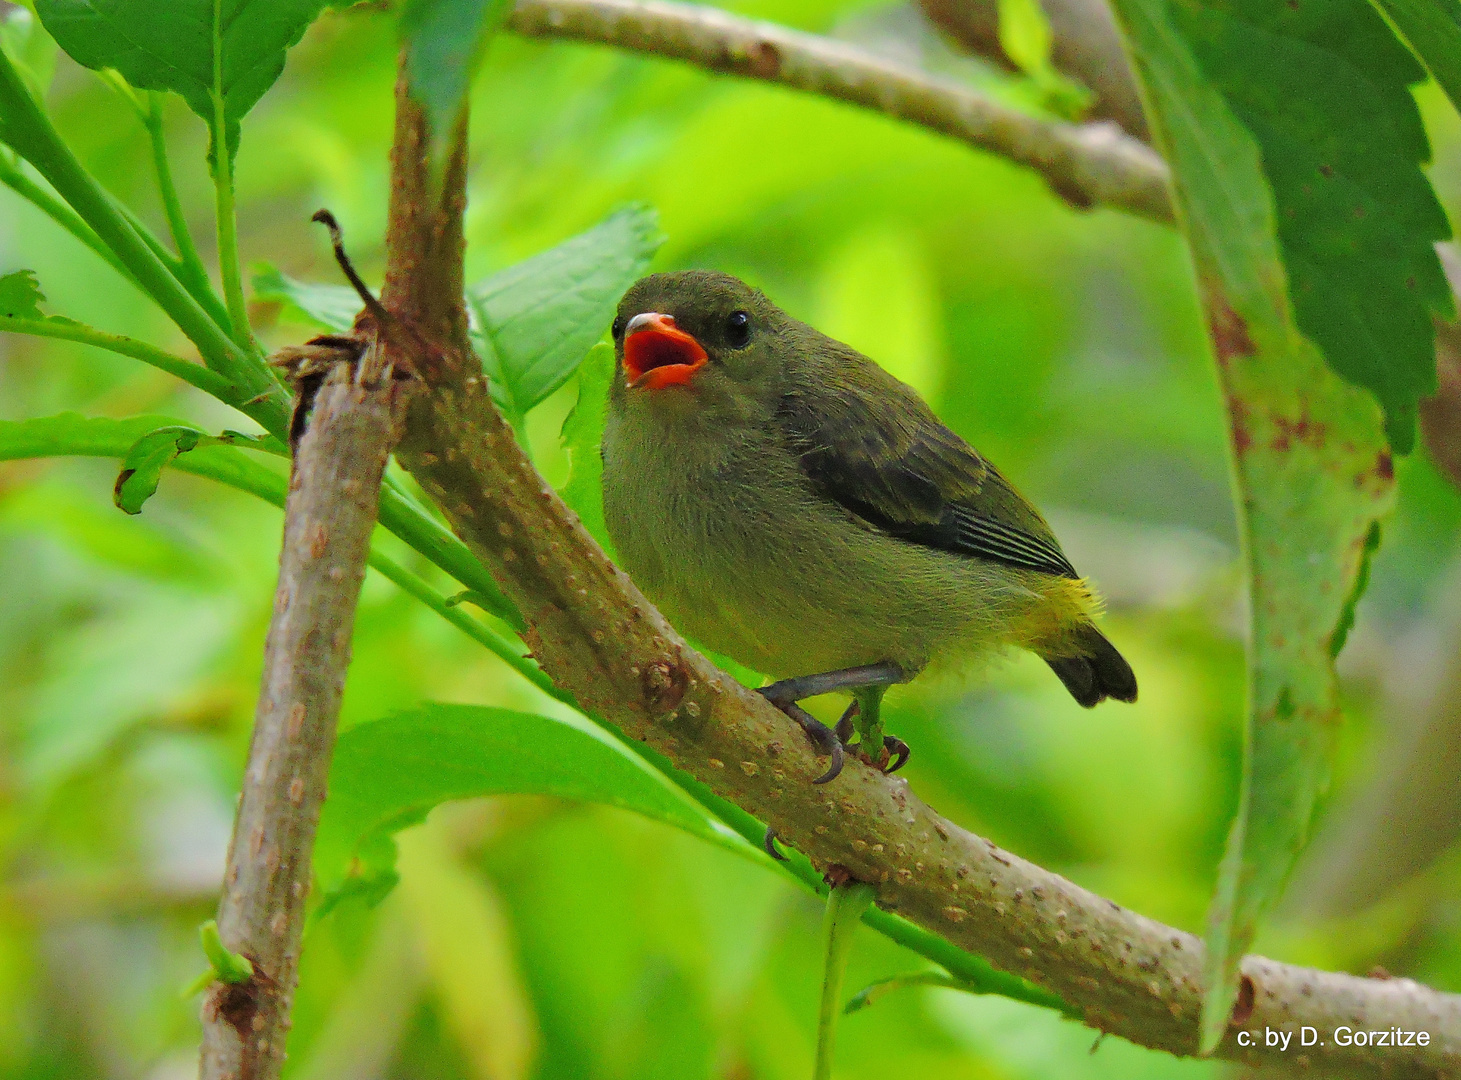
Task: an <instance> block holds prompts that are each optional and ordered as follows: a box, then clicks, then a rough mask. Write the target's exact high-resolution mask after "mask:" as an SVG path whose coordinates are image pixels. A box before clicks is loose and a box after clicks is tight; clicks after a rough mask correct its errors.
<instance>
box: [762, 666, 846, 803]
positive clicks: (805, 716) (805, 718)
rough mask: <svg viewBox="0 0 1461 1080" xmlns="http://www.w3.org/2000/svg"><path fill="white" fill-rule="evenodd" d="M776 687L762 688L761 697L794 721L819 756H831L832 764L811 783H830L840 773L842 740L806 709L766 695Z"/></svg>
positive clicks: (774, 685) (771, 695)
mask: <svg viewBox="0 0 1461 1080" xmlns="http://www.w3.org/2000/svg"><path fill="white" fill-rule="evenodd" d="M777 685H778V684H775V683H773V684H772V685H771V686H767V687H763V688H762V690H761V695H762V696H763V697H765V698H766V700H767V701H769V702H771V704H773V705H775V706H776V707H777V708H778V709H780V710H781V711H782V712H784V713H786V715H787V716H789V717H791V718H792V719H793V720H795V721H796V723H797V726H798V727H799V728H801V729H802V730H803V731H805V732H806V733H807V738H809V739H811V740H812V746H813V747H814V748H815V749H816V751H817V753H818V754H819V755H829V754H830V755H831V757H832V763H831V765H830V766H828V768H827V771H826V772H825V773H823V774H822V775H821V776H819V777H817V778H816V779H815V780H813V781H812V783H814V784H828V783H831V782H832V781H833V780H836V779H837V775H838V774H839V773H840V772H842V764H843V760H844V759H843V753H842V740H841V739H839V738H838V737H837V733H836V732H835V731H833V730H832V729H831V728H829V727H828V726H827V725H826V724H824V723H822V721H820V720H818V719H817V718H816V717H815V716H813V715H812V714H811V713H809V712H807V710H806V709H803V708H802V707H801V706H800V705H798V704H797V703H796V702H795V701H786V700H778V695H775V694H769V693H767V691H768V690H775V689H776V687H777Z"/></svg>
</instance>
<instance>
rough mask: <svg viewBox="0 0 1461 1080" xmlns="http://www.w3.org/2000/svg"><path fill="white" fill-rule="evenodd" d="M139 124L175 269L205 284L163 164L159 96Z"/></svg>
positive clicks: (199, 260)
mask: <svg viewBox="0 0 1461 1080" xmlns="http://www.w3.org/2000/svg"><path fill="white" fill-rule="evenodd" d="M142 124H143V126H144V127H145V128H146V129H147V138H148V141H149V142H151V143H152V167H153V168H154V169H155V170H156V172H157V190H158V194H159V196H161V198H162V210H163V213H164V214H165V215H167V227H168V231H169V232H170V233H172V241H173V244H174V245H175V246H176V247H177V249H178V257H179V259H180V260H181V266H180V267H179V269H182V270H185V271H186V272H188V273H189V274H190V275H192V276H193V277H195V278H197V279H198V280H199V281H203V282H206V281H207V280H208V271H207V269H206V268H205V267H204V266H203V259H202V257H201V256H200V255H199V254H198V248H197V246H196V245H195V244H194V243H193V234H192V232H191V231H190V230H189V229H188V219H187V217H186V216H185V215H184V213H183V204H182V200H181V199H179V198H178V190H177V187H176V185H174V184H173V179H172V166H171V165H170V164H169V163H168V160H167V136H166V133H165V132H164V131H163V126H162V95H160V94H158V93H155V92H153V93H149V94H148V95H147V111H146V112H144V113H143V114H142Z"/></svg>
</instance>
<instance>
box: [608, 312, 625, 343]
mask: <svg viewBox="0 0 1461 1080" xmlns="http://www.w3.org/2000/svg"><path fill="white" fill-rule="evenodd" d="M609 333H610V335H612V337H613V338H614V340H615V341H618V340H619V339H620V338H621V337H623V336H624V316H623V315H616V316H614V325H613V326H611V327H609Z"/></svg>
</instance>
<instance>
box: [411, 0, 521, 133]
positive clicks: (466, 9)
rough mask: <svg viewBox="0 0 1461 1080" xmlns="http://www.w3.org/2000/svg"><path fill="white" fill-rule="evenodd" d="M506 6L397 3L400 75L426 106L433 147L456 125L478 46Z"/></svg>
mask: <svg viewBox="0 0 1461 1080" xmlns="http://www.w3.org/2000/svg"><path fill="white" fill-rule="evenodd" d="M511 10H512V3H511V0H407V3H406V4H405V5H404V6H403V7H402V9H401V37H402V39H403V40H404V42H405V46H406V78H407V81H408V83H409V85H410V88H411V96H412V97H413V98H415V99H416V100H417V101H418V102H420V103H421V105H422V107H423V108H424V109H425V110H426V118H427V130H428V132H429V133H430V138H431V142H432V145H433V147H436V148H439V147H440V146H441V145H442V144H443V142H444V140H445V139H446V138H447V137H448V135H449V134H450V132H451V129H452V128H453V126H454V125H455V124H456V122H457V118H458V117H459V116H460V115H461V113H462V108H463V106H465V104H466V101H467V91H468V90H469V89H471V85H472V75H473V74H474V73H475V72H476V70H477V62H478V61H479V60H480V59H481V57H482V50H483V47H484V46H485V44H486V42H487V39H488V37H490V36H491V34H492V33H493V32H494V31H496V29H497V28H498V27H499V26H500V25H501V24H502V20H503V19H505V18H506V17H507V13H508V12H509V11H511Z"/></svg>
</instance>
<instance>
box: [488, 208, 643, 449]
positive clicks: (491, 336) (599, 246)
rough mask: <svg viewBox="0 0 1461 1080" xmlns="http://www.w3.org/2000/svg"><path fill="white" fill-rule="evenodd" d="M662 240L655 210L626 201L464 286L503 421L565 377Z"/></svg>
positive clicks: (521, 412) (599, 333) (517, 415)
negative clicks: (591, 223)
mask: <svg viewBox="0 0 1461 1080" xmlns="http://www.w3.org/2000/svg"><path fill="white" fill-rule="evenodd" d="M663 242H664V237H663V236H662V235H661V234H660V232H659V227H658V218H657V215H656V214H655V212H654V211H653V210H651V209H650V208H648V207H646V206H628V207H625V208H623V209H622V210H618V211H616V212H615V213H613V214H611V215H610V216H609V217H608V218H606V219H605V220H604V221H603V222H601V223H600V224H599V225H596V226H595V227H594V228H592V229H590V230H588V232H585V233H580V234H579V235H578V236H575V237H573V238H572V239H569V240H565V241H564V242H563V243H561V244H559V245H558V246H557V247H555V248H551V249H549V250H548V251H545V252H543V253H541V254H539V255H534V256H533V257H532V258H530V259H526V260H524V261H523V262H520V263H518V264H517V265H515V266H510V267H508V268H507V269H506V270H503V271H501V272H500V273H497V274H494V275H493V276H492V277H490V278H487V279H486V280H485V281H480V282H478V283H477V284H475V285H472V286H470V287H469V288H468V289H467V302H468V305H469V306H470V308H471V311H472V315H473V321H474V323H475V326H474V328H473V335H472V340H473V343H474V344H475V345H476V347H477V351H478V353H479V354H480V355H481V357H482V366H483V369H484V370H485V371H486V372H487V377H488V381H489V384H490V385H491V387H492V396H493V400H495V401H496V402H497V406H498V408H500V409H501V410H502V411H503V413H504V415H506V416H507V418H508V419H509V421H513V422H517V421H520V420H521V418H522V417H524V416H526V415H527V414H528V413H529V412H530V411H531V410H532V408H533V406H535V405H537V404H538V403H539V402H541V401H542V400H543V399H544V398H546V397H547V396H548V395H549V394H551V393H552V392H553V391H554V390H557V389H558V388H559V387H560V386H562V385H563V384H564V383H565V382H567V381H568V378H569V376H571V375H572V374H573V372H574V369H575V368H576V367H577V366H578V363H579V361H581V360H582V359H583V357H584V354H585V353H587V352H588V350H589V349H590V348H592V347H593V345H594V343H595V342H597V341H598V340H599V339H600V338H602V337H603V336H604V333H605V331H607V330H608V328H609V323H610V322H612V321H613V318H614V308H615V306H616V305H617V304H618V302H619V298H620V297H621V296H623V295H624V292H625V291H626V290H627V289H628V288H629V286H630V285H632V284H634V282H635V280H636V279H638V278H639V276H640V275H641V274H643V273H644V270H645V268H646V267H647V266H648V265H649V261H650V260H651V259H652V258H653V257H654V253H655V252H656V251H658V250H659V246H660V244H662V243H663Z"/></svg>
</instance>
